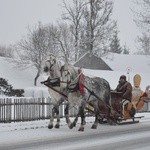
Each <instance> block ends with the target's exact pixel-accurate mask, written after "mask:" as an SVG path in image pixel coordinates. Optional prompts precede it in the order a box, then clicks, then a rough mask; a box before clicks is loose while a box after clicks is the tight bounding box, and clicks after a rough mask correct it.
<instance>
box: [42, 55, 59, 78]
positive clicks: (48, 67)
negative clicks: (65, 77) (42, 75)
mask: <svg viewBox="0 0 150 150" xmlns="http://www.w3.org/2000/svg"><path fill="white" fill-rule="evenodd" d="M60 68H61V63H60V62H57V60H56V56H55V55H53V54H49V55H48V56H47V58H46V61H45V65H44V72H46V73H48V75H49V78H60V76H61V74H60Z"/></svg>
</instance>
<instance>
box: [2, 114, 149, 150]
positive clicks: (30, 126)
mask: <svg viewBox="0 0 150 150" xmlns="http://www.w3.org/2000/svg"><path fill="white" fill-rule="evenodd" d="M137 116H144V118H142V119H141V120H140V122H139V123H137V124H130V125H121V126H118V125H117V126H110V125H106V124H105V125H104V124H103V125H102V124H100V125H99V126H98V129H96V130H93V129H91V128H90V127H91V125H92V121H93V118H92V117H90V118H87V124H86V126H85V131H84V132H79V131H78V127H79V125H77V127H75V128H73V129H72V130H70V129H69V128H68V127H67V125H66V123H65V120H64V119H61V127H60V129H52V130H49V129H48V128H47V124H48V120H44V121H32V122H20V123H10V124H0V150H6V149H7V150H16V149H18V150H20V149H21V150H30V149H33V150H34V149H36V150H51V149H53V150H55V149H57V150H69V149H71V150H75V149H76V150H77V149H82V150H84V149H86V150H90V149H92V150H94V149H101V150H103V149H105V150H110V149H115V150H117V149H118V150H124V149H129V150H130V149H136V150H137V149H138V150H142V149H144V150H148V149H150V144H149V143H150V113H142V114H141V113H140V114H137Z"/></svg>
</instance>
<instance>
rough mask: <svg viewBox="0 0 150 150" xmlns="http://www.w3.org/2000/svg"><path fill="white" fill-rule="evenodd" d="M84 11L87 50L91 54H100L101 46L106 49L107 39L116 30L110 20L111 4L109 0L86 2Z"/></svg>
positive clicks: (114, 23)
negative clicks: (87, 3) (87, 4)
mask: <svg viewBox="0 0 150 150" xmlns="http://www.w3.org/2000/svg"><path fill="white" fill-rule="evenodd" d="M88 1H89V6H87V7H86V11H85V21H86V24H85V26H86V27H85V29H86V41H87V43H86V44H87V49H88V51H89V52H90V53H91V54H92V53H102V52H100V51H101V46H104V47H106V45H104V43H107V42H108V41H109V40H108V39H109V38H110V37H111V36H112V33H113V32H114V31H113V30H114V28H116V22H115V21H113V20H111V18H110V17H111V14H112V10H113V2H112V1H110V0H88Z"/></svg>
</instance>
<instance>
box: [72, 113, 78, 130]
mask: <svg viewBox="0 0 150 150" xmlns="http://www.w3.org/2000/svg"><path fill="white" fill-rule="evenodd" d="M78 118H79V112H78V113H77V115H76V117H75V119H74V121H73V122H72V123H71V127H72V128H73V127H75V126H76V124H77V122H78Z"/></svg>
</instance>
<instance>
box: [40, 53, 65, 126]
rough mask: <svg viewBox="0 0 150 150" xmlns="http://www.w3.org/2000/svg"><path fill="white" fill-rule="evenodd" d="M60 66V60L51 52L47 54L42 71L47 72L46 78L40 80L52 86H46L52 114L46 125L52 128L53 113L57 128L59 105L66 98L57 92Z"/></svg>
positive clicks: (58, 124)
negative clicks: (51, 105)
mask: <svg viewBox="0 0 150 150" xmlns="http://www.w3.org/2000/svg"><path fill="white" fill-rule="evenodd" d="M60 68H61V64H60V62H57V61H56V57H55V56H54V55H53V54H49V55H48V56H47V59H46V61H45V66H44V72H46V73H48V79H47V80H46V81H44V82H42V83H44V84H46V85H50V86H51V87H52V88H53V89H52V88H48V91H49V94H50V96H51V100H52V104H53V108H52V114H51V117H50V122H49V125H48V128H49V129H52V128H53V122H54V115H55V114H56V117H57V123H56V125H55V128H59V126H60V115H59V106H60V105H61V104H62V103H63V102H64V101H65V100H66V97H64V96H63V95H61V94H60V93H59V92H57V91H60V76H61V74H60ZM54 89H56V90H57V91H55V90H54Z"/></svg>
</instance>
